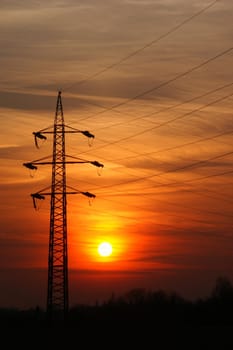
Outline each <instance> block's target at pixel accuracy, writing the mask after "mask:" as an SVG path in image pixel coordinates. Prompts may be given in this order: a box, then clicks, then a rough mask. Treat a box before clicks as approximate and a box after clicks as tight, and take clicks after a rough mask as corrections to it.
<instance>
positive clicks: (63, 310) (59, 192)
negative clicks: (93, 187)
mask: <svg viewBox="0 0 233 350" xmlns="http://www.w3.org/2000/svg"><path fill="white" fill-rule="evenodd" d="M67 129H68V130H67ZM66 133H82V134H83V135H84V136H86V137H88V138H89V139H93V138H94V135H93V134H91V133H90V132H89V131H86V130H85V131H81V130H78V129H75V128H71V127H69V126H66V125H65V123H64V115H63V107H62V99H61V91H59V92H58V97H57V104H56V113H55V118H54V126H53V130H52V131H50V130H49V128H47V129H43V130H40V131H37V132H33V135H34V137H35V144H36V146H37V148H39V141H40V140H46V136H45V134H53V155H52V160H51V161H47V160H46V159H47V158H49V157H45V158H42V159H39V160H35V161H32V162H29V163H24V164H23V165H24V166H25V167H27V168H28V169H30V170H36V169H37V165H45V164H50V165H52V179H51V187H50V189H51V191H50V192H47V191H46V190H47V189H48V188H45V189H43V190H41V191H39V192H36V193H33V194H31V196H32V198H33V203H34V207H35V209H37V204H36V201H37V200H42V199H45V195H50V196H51V198H50V231H49V253H48V285H47V309H46V310H47V316H48V319H49V320H53V319H56V318H62V319H65V318H66V315H67V312H68V309H69V291H68V286H69V284H68V251H67V199H66V197H67V194H77V193H80V194H83V195H85V196H87V197H89V198H94V197H95V195H94V194H92V193H90V192H82V191H79V190H76V189H74V188H72V187H70V186H67V184H66V164H75V163H90V164H92V165H94V166H96V167H98V168H101V167H103V164H101V163H99V162H98V161H87V160H84V159H81V158H77V157H71V156H67V155H66V152H65V134H66ZM67 157H69V158H71V159H72V161H67ZM67 188H69V189H71V190H72V191H67Z"/></svg>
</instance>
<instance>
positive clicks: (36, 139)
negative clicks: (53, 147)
mask: <svg viewBox="0 0 233 350" xmlns="http://www.w3.org/2000/svg"><path fill="white" fill-rule="evenodd" d="M33 135H34V140H35V145H36V148H39V144H38V139H41V140H44V141H45V140H46V139H47V137H46V136H44V135H43V134H42V133H41V132H40V131H37V132H33Z"/></svg>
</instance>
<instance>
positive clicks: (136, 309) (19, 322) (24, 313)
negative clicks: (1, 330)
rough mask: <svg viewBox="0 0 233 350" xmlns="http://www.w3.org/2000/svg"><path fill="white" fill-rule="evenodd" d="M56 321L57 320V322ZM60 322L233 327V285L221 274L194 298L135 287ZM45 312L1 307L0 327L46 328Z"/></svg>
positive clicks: (88, 325) (76, 310)
mask: <svg viewBox="0 0 233 350" xmlns="http://www.w3.org/2000/svg"><path fill="white" fill-rule="evenodd" d="M54 322H55V323H56V320H55V321H54ZM57 324H61V325H62V326H64V325H65V326H68V327H73V326H74V327H79V329H85V327H86V328H88V329H91V328H92V327H93V328H95V329H96V328H103V327H105V329H106V327H107V328H111V327H113V328H116V327H118V328H119V329H124V328H127V327H131V328H132V329H133V328H134V329H139V328H141V329H143V328H148V327H152V326H153V327H156V326H171V327H175V326H210V327H213V326H229V327H231V326H233V286H232V284H231V282H230V281H229V280H228V279H227V278H225V277H219V278H218V279H217V280H216V284H215V286H214V288H213V290H212V292H211V294H210V295H209V296H208V297H206V298H203V299H197V300H195V301H190V300H186V299H185V298H183V297H181V296H180V295H178V294H177V293H176V292H166V291H164V290H157V291H147V290H145V289H140V288H139V289H133V290H130V291H129V292H128V293H126V294H124V295H121V296H115V295H112V296H111V297H110V298H109V299H108V300H106V301H104V302H101V303H98V302H96V304H95V305H92V306H90V305H76V306H74V307H71V308H70V310H69V313H68V315H67V319H66V320H65V322H62V321H59V320H58V321H57ZM48 325H51V324H48V323H47V320H46V313H45V311H44V310H43V309H41V308H40V307H35V308H33V309H29V310H18V309H6V308H1V309H0V326H5V327H6V326H7V327H8V326H10V327H38V326H42V327H47V326H48Z"/></svg>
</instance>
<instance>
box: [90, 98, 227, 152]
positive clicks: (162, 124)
mask: <svg viewBox="0 0 233 350" xmlns="http://www.w3.org/2000/svg"><path fill="white" fill-rule="evenodd" d="M231 96H233V93H231V94H229V95H226V96H223V97H220V98H218V99H217V100H214V101H212V102H209V103H207V104H205V105H204V106H201V107H198V108H196V109H194V110H192V111H189V112H187V113H185V114H183V115H181V116H178V117H175V118H173V119H170V120H168V121H166V122H163V123H161V124H159V125H156V126H154V127H150V128H148V129H145V130H142V131H139V132H138V133H134V134H133V135H130V136H126V137H123V138H121V139H118V140H115V141H112V142H108V143H107V144H105V145H103V146H99V147H97V148H96V149H100V148H104V147H107V146H109V145H113V144H117V143H120V142H122V141H127V140H129V139H132V138H134V137H137V136H140V135H142V134H145V133H147V132H150V131H152V130H155V129H158V128H160V127H163V126H165V125H168V124H170V123H172V122H174V121H177V120H179V119H182V118H184V117H187V116H189V115H192V114H194V113H196V112H199V111H201V110H202V109H204V108H206V107H209V106H212V105H213V104H215V103H218V102H221V101H223V100H225V99H227V98H229V97H231ZM87 152H89V151H86V152H83V153H87Z"/></svg>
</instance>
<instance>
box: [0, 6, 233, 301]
mask: <svg viewBox="0 0 233 350" xmlns="http://www.w3.org/2000/svg"><path fill="white" fill-rule="evenodd" d="M211 4H213V6H212V5H211ZM208 5H210V6H209V7H208ZM0 7H1V13H2V19H1V22H0V41H1V52H2V54H1V56H0V63H1V67H2V72H1V79H0V118H1V142H0V157H1V173H0V176H1V182H0V189H1V198H2V200H1V204H0V205H1V211H0V212H1V215H0V220H1V231H0V243H1V244H0V250H1V255H0V283H1V286H4V288H1V291H0V306H16V307H28V306H34V305H41V306H42V307H43V306H44V305H45V300H46V288H47V287H46V282H47V275H46V273H47V255H48V238H49V237H48V234H49V211H50V203H49V198H46V200H45V201H44V202H43V203H40V204H41V205H40V207H39V210H37V211H36V210H34V208H33V205H32V200H31V197H30V194H31V193H33V192H37V191H39V190H41V189H43V188H45V187H47V186H49V185H50V178H51V169H50V167H49V166H41V167H39V169H38V171H37V172H35V173H33V174H31V173H30V171H29V170H28V169H25V168H24V167H23V166H22V164H23V163H24V162H29V161H32V160H36V159H40V158H42V157H44V156H47V155H51V154H52V138H51V137H48V140H47V141H46V142H45V143H43V144H41V147H40V148H39V149H37V148H36V147H35V145H34V140H33V135H32V132H33V131H38V130H41V129H44V128H46V127H48V126H51V125H52V124H53V121H54V114H55V107H56V98H57V92H58V90H59V89H61V90H62V102H63V110H64V117H65V123H66V124H67V125H70V126H72V127H74V128H78V129H80V130H89V131H90V132H91V133H93V134H94V135H95V139H94V142H93V144H92V145H91V146H90V145H89V144H88V141H87V139H86V138H85V137H83V135H81V134H74V135H72V134H70V135H69V134H68V135H67V136H66V153H67V154H68V155H72V156H76V157H80V158H82V159H86V160H98V161H99V162H101V163H103V164H104V168H103V170H102V171H101V173H98V171H97V168H95V167H92V166H91V165H90V164H77V165H69V166H67V184H68V185H70V186H72V187H75V188H76V189H78V190H80V191H89V192H92V193H94V194H95V195H96V198H95V200H94V201H93V202H91V203H89V201H88V198H86V197H84V196H81V195H70V196H69V197H68V205H67V213H68V249H69V251H68V255H69V258H68V261H69V269H70V275H69V276H70V279H69V283H70V296H71V304H75V303H79V302H86V301H87V302H95V301H96V300H97V299H101V298H105V297H108V296H110V295H111V293H112V292H115V293H116V294H117V293H123V292H126V291H128V290H129V289H131V288H138V287H142V288H150V289H158V288H163V289H169V290H170V289H172V290H175V291H177V292H179V293H180V294H181V295H184V296H185V297H192V298H193V297H198V296H205V295H206V294H208V293H210V291H211V288H212V287H213V285H214V283H215V280H216V278H217V277H219V276H220V275H224V276H227V277H228V278H230V279H233V270H232V266H233V254H232V251H233V240H232V227H233V219H232V217H233V216H232V209H233V200H232V195H233V189H232V188H233V186H232V178H233V177H232V174H233V167H232V164H233V163H232V161H233V148H232V141H233V138H232V132H233V117H232V96H233V92H232V87H233V76H232V54H233V46H232V29H233V24H232V18H231V17H232V16H231V14H232V11H233V3H232V1H231V0H222V1H218V2H214V1H211V0H209V1H207V0H205V1H195V2H193V1H191V0H190V1H187V0H186V1H185V0H173V1H170V0H163V1H162V0H156V1H155V0H154V1H149V0H148V1H147V0H141V1H140V0H137V1H136V0H101V1H99V2H98V5H97V4H96V2H95V1H92V0H87V1H85V4H84V3H83V2H81V1H74V0H69V1H65V0H64V1H58V0H54V1H52V2H49V3H47V2H45V1H43V0H40V1H31V0H30V1H29V0H23V1H20V2H19V1H14V2H10V3H9V1H1V5H0ZM202 10H203V11H202ZM32 175H33V176H32ZM103 240H109V241H110V242H111V243H112V246H113V254H112V255H111V257H110V258H100V257H99V256H98V253H97V247H98V244H99V243H100V242H101V241H103Z"/></svg>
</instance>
